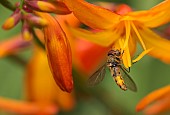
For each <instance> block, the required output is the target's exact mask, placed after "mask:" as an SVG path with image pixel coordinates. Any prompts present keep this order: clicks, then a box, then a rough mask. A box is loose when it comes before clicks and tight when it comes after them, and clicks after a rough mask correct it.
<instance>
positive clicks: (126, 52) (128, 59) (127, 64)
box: [119, 39, 131, 68]
mask: <svg viewBox="0 0 170 115" xmlns="http://www.w3.org/2000/svg"><path fill="white" fill-rule="evenodd" d="M123 43H124V39H119V45H120V47H121V49H122V46H123ZM123 51H124V53H123V56H122V58H123V64H124V66H125V67H126V68H129V67H131V56H130V52H129V47H128V44H127V45H126V47H125V49H124V50H122V51H121V52H123Z"/></svg>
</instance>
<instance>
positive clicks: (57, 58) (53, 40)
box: [37, 13, 73, 92]
mask: <svg viewBox="0 0 170 115" xmlns="http://www.w3.org/2000/svg"><path fill="white" fill-rule="evenodd" d="M37 14H38V15H40V16H41V17H42V18H44V19H46V20H47V21H48V23H49V24H48V26H46V27H44V35H45V46H46V51H47V56H48V62H49V65H50V69H51V72H52V74H53V77H54V79H55V81H56V83H57V85H58V86H59V87H60V89H62V90H63V91H66V92H71V90H72V88H73V80H72V58H71V48H70V44H69V41H68V39H67V37H66V36H65V33H64V31H63V30H62V29H61V27H60V25H59V23H58V22H57V20H56V19H55V18H53V17H52V16H50V15H49V14H45V13H37Z"/></svg>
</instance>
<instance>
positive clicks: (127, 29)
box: [123, 20, 130, 50]
mask: <svg viewBox="0 0 170 115" xmlns="http://www.w3.org/2000/svg"><path fill="white" fill-rule="evenodd" d="M125 29H126V38H125V42H124V45H123V50H124V48H125V47H126V46H127V44H128V41H129V38H130V22H129V21H128V20H127V21H125Z"/></svg>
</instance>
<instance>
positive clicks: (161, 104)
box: [144, 96, 170, 115]
mask: <svg viewBox="0 0 170 115" xmlns="http://www.w3.org/2000/svg"><path fill="white" fill-rule="evenodd" d="M167 98H168V99H169V96H168V97H167ZM169 108H170V102H169V100H167V99H164V100H160V101H158V102H156V103H154V104H152V105H151V106H149V107H147V108H146V109H145V110H144V113H145V114H147V115H156V114H160V113H161V112H165V111H167V110H169Z"/></svg>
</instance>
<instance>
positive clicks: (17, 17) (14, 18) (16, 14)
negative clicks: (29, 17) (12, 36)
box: [2, 9, 21, 30]
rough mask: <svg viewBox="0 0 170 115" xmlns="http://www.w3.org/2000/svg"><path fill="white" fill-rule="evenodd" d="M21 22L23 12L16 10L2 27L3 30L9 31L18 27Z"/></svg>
mask: <svg viewBox="0 0 170 115" xmlns="http://www.w3.org/2000/svg"><path fill="white" fill-rule="evenodd" d="M20 20H21V11H20V10H18V9H17V10H16V11H15V12H14V13H13V14H12V15H11V16H10V17H9V18H8V19H6V21H5V22H4V24H3V25H2V28H3V29H5V30H9V29H11V28H13V27H14V26H16V25H17V24H18V22H19V21H20Z"/></svg>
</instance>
